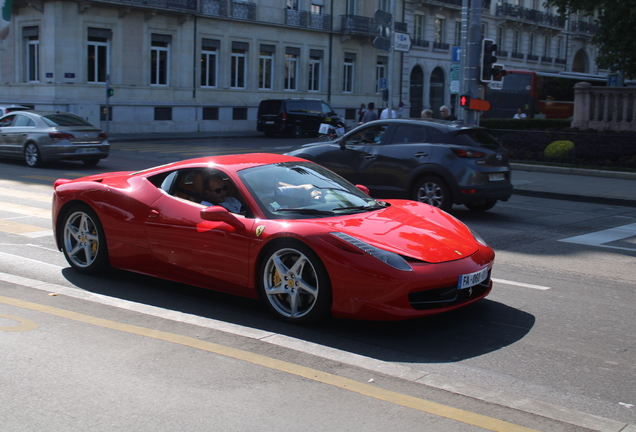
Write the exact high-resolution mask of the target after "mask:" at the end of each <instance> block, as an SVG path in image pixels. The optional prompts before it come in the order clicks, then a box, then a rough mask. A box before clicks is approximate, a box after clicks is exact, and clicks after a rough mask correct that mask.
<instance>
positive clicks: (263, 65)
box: [258, 45, 276, 90]
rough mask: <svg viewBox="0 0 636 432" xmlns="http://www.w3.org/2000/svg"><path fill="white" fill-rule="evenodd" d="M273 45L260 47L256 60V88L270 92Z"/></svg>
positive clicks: (272, 77)
mask: <svg viewBox="0 0 636 432" xmlns="http://www.w3.org/2000/svg"><path fill="white" fill-rule="evenodd" d="M275 52H276V47H275V46H274V45H261V54H260V56H259V58H258V88H259V89H261V90H272V89H273V88H274V53H275Z"/></svg>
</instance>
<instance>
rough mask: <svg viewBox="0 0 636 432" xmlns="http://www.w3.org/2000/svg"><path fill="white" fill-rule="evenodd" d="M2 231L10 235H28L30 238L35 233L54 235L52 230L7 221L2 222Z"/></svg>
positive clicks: (0, 228) (0, 223)
mask: <svg viewBox="0 0 636 432" xmlns="http://www.w3.org/2000/svg"><path fill="white" fill-rule="evenodd" d="M0 231H2V232H6V233H9V234H20V235H27V236H29V237H33V236H32V235H30V234H35V233H42V234H44V235H49V234H51V233H52V230H50V229H46V228H42V227H38V226H34V225H27V224H23V223H20V222H13V221H7V220H0Z"/></svg>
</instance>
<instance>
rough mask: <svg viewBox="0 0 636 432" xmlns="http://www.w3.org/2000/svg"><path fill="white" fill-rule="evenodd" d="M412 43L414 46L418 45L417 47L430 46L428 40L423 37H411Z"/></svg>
mask: <svg viewBox="0 0 636 432" xmlns="http://www.w3.org/2000/svg"><path fill="white" fill-rule="evenodd" d="M412 43H413V45H414V46H418V47H422V48H428V47H429V46H430V44H431V43H430V42H429V41H427V40H424V39H413V40H412Z"/></svg>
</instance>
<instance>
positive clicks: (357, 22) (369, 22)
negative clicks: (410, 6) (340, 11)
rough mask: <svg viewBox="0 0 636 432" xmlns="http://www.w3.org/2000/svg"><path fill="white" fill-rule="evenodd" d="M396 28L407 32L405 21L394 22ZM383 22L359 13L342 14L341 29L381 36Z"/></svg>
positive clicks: (343, 31)
mask: <svg viewBox="0 0 636 432" xmlns="http://www.w3.org/2000/svg"><path fill="white" fill-rule="evenodd" d="M393 25H394V28H395V30H398V31H402V32H406V31H407V25H406V23H403V22H395V23H393ZM380 27H381V24H380V23H378V22H376V21H375V20H374V19H373V18H369V17H364V16H359V15H341V16H340V31H341V32H342V33H344V34H359V35H367V36H380Z"/></svg>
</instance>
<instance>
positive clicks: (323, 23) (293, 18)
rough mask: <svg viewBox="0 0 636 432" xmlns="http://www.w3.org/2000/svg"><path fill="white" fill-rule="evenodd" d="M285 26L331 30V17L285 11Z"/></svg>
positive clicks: (305, 12)
mask: <svg viewBox="0 0 636 432" xmlns="http://www.w3.org/2000/svg"><path fill="white" fill-rule="evenodd" d="M285 24H287V25H288V26H293V27H305V28H314V29H319V30H331V15H324V14H315V13H311V12H307V11H297V10H291V9H286V13H285Z"/></svg>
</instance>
